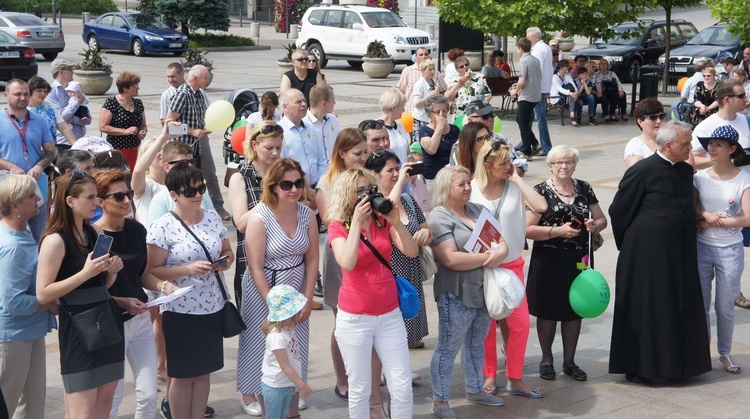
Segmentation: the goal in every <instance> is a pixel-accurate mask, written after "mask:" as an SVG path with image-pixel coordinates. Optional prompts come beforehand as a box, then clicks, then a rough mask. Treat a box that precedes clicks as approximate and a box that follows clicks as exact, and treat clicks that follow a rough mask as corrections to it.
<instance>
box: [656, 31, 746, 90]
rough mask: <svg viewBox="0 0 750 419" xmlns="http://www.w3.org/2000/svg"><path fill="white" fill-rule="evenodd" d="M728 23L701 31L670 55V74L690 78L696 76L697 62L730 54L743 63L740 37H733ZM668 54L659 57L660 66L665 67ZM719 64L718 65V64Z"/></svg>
mask: <svg viewBox="0 0 750 419" xmlns="http://www.w3.org/2000/svg"><path fill="white" fill-rule="evenodd" d="M726 25H727V22H721V23H717V24H715V25H712V26H709V27H707V28H706V29H703V30H702V31H700V33H699V34H698V35H696V36H695V37H694V38H693V39H691V40H690V41H688V42H687V43H686V44H685V45H683V46H681V47H679V48H677V49H674V50H672V52H671V53H670V54H669V64H670V65H671V66H672V68H670V70H669V74H670V75H672V76H675V77H690V76H692V75H693V74H695V66H694V64H695V62H696V61H698V60H705V59H707V58H711V59H713V60H715V59H716V57H718V56H719V54H722V53H725V52H728V53H730V54H732V56H733V57H734V58H738V61H742V44H741V43H740V36H739V35H732V34H731V33H730V32H729V31H728V30H727V29H726ZM665 58H666V54H662V56H661V57H659V65H661V66H664V60H665ZM717 64H718V63H717Z"/></svg>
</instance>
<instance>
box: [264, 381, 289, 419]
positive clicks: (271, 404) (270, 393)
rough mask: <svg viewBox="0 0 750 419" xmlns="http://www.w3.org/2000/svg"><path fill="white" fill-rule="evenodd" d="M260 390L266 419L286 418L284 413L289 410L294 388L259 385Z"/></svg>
mask: <svg viewBox="0 0 750 419" xmlns="http://www.w3.org/2000/svg"><path fill="white" fill-rule="evenodd" d="M260 388H261V389H262V390H263V408H264V412H265V414H266V419H284V418H286V411H287V410H289V403H291V401H292V394H293V393H294V387H293V386H292V387H280V388H275V387H271V386H269V385H267V384H266V383H260Z"/></svg>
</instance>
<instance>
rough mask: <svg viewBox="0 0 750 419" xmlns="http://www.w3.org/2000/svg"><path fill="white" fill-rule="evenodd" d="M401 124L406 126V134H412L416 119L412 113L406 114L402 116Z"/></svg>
mask: <svg viewBox="0 0 750 419" xmlns="http://www.w3.org/2000/svg"><path fill="white" fill-rule="evenodd" d="M399 121H401V123H402V124H403V125H404V128H406V132H408V133H411V131H412V130H413V129H414V117H413V116H412V115H411V112H404V113H402V114H401V119H399Z"/></svg>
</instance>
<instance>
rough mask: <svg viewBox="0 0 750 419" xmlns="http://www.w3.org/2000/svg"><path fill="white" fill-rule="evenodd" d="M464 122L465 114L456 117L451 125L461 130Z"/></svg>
mask: <svg viewBox="0 0 750 419" xmlns="http://www.w3.org/2000/svg"><path fill="white" fill-rule="evenodd" d="M465 120H466V114H465V113H462V114H461V115H458V116H457V117H456V119H455V120H454V121H453V125H455V126H457V127H458V129H463V128H464V121H465Z"/></svg>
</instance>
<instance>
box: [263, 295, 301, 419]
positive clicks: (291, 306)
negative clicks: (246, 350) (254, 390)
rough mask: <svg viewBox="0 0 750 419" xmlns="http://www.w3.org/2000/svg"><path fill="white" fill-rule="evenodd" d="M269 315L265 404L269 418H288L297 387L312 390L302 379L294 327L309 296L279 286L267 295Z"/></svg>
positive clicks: (264, 364)
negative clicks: (287, 413)
mask: <svg viewBox="0 0 750 419" xmlns="http://www.w3.org/2000/svg"><path fill="white" fill-rule="evenodd" d="M266 303H268V317H267V319H266V322H265V323H263V334H264V335H266V352H265V354H264V355H263V368H262V371H263V379H262V380H261V388H262V389H263V405H264V410H265V415H266V418H267V419H283V418H285V417H286V412H287V409H289V403H290V402H291V400H292V394H293V393H294V388H295V386H296V387H297V388H298V389H299V391H300V395H301V396H302V397H307V396H309V395H310V394H311V393H312V389H311V388H310V386H309V385H307V384H306V383H305V382H304V381H302V378H300V371H301V370H302V359H301V356H302V351H301V348H300V347H299V340H297V335H296V333H295V332H294V328H295V327H296V326H297V322H298V321H299V312H300V310H302V307H304V306H305V304H306V303H307V298H305V296H304V295H302V294H300V293H299V292H298V291H297V290H296V289H294V288H293V287H291V286H289V285H276V286H275V287H273V288H271V291H269V292H268V296H266Z"/></svg>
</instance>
